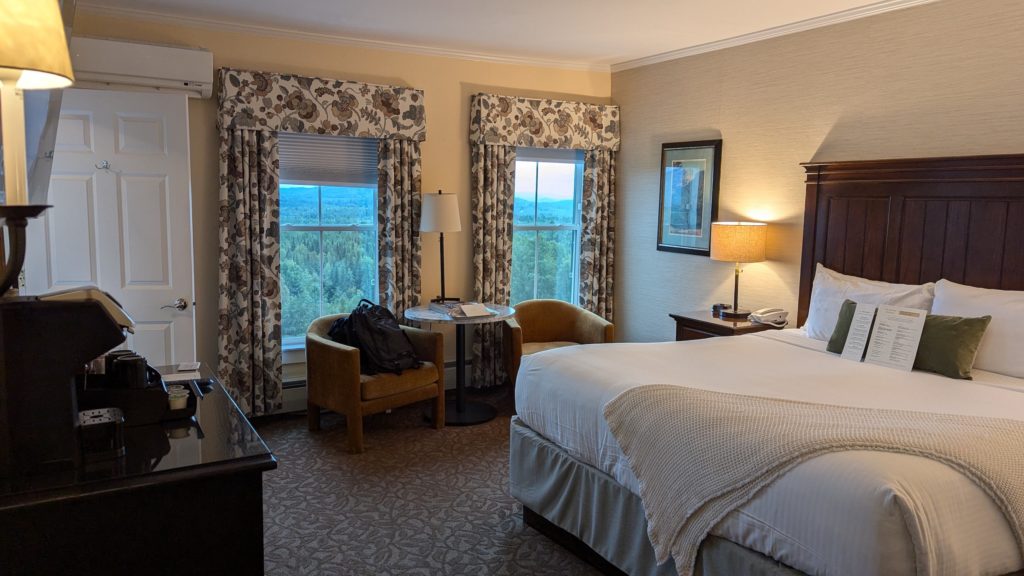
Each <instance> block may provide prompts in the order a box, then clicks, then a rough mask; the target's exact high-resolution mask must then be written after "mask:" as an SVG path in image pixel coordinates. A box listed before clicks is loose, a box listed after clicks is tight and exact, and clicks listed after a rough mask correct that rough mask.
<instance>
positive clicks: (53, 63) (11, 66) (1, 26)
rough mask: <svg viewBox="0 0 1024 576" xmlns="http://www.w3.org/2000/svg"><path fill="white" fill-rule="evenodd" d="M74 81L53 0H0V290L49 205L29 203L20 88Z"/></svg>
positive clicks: (16, 270) (8, 283)
mask: <svg viewBox="0 0 1024 576" xmlns="http://www.w3.org/2000/svg"><path fill="white" fill-rule="evenodd" d="M73 81H74V74H73V73H72V72H71V57H70V56H69V55H68V44H67V39H66V38H65V37H64V23H63V21H62V20H61V16H60V7H59V6H58V5H57V0H3V1H2V2H0V115H2V117H0V120H2V122H3V146H4V198H5V199H4V202H5V203H4V205H3V206H0V218H3V220H4V224H5V225H6V226H7V228H8V233H9V239H10V251H9V252H10V255H9V260H8V261H7V262H4V264H3V272H2V275H0V296H2V295H4V294H6V293H7V290H8V289H9V288H11V287H12V286H14V283H15V282H16V281H17V278H18V274H20V273H21V267H22V266H23V265H24V263H25V227H26V226H27V225H28V219H29V218H35V217H36V216H38V215H40V214H42V212H43V211H44V210H46V209H47V208H48V206H44V205H39V206H30V205H28V169H27V166H26V164H25V104H24V98H23V97H22V90H47V89H52V88H64V87H67V86H70V85H71V83H72V82H73Z"/></svg>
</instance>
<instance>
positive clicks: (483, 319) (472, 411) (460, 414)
mask: <svg viewBox="0 0 1024 576" xmlns="http://www.w3.org/2000/svg"><path fill="white" fill-rule="evenodd" d="M484 306H486V307H487V309H488V310H490V312H491V313H490V314H489V315H487V316H473V317H464V316H449V315H448V314H445V313H444V312H438V311H437V310H433V309H432V308H430V306H417V307H415V308H409V309H408V310H406V311H405V318H406V319H407V320H412V321H414V322H424V323H431V324H432V323H435V322H436V323H442V324H455V400H454V401H452V400H449V401H448V402H447V403H446V404H445V407H444V423H445V425H447V426H472V425H473V424H483V423H484V422H488V421H490V420H493V419H494V417H495V416H496V415H497V413H498V412H497V410H496V409H495V408H494V406H491V405H490V404H486V403H484V402H467V401H466V326H467V325H469V324H489V323H491V322H500V321H502V320H504V319H506V318H511V317H512V316H514V315H515V313H516V309H515V308H512V307H511V306H501V305H498V304H484ZM439 369H440V370H444V366H440V367H439Z"/></svg>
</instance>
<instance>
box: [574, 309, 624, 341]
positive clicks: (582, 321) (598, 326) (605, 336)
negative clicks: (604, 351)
mask: <svg viewBox="0 0 1024 576" xmlns="http://www.w3.org/2000/svg"><path fill="white" fill-rule="evenodd" d="M573 334H574V336H575V338H574V340H573V341H574V342H579V343H580V344H602V343H606V342H612V341H614V338H615V325H614V324H612V323H611V322H609V321H607V320H605V319H604V318H601V317H600V316H598V315H597V314H594V313H593V312H591V311H589V310H584V309H582V308H581V309H579V311H578V313H577V314H576V319H575V322H574V323H573Z"/></svg>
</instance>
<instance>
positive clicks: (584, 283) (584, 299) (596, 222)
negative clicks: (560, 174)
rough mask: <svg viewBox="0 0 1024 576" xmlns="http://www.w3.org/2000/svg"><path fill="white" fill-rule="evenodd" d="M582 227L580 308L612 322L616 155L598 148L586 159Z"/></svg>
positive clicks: (587, 152)
mask: <svg viewBox="0 0 1024 576" xmlns="http://www.w3.org/2000/svg"><path fill="white" fill-rule="evenodd" d="M580 223H581V233H580V299H579V304H580V306H582V307H583V308H586V309H587V310H590V311H591V312H593V313H595V314H597V315H599V316H603V317H604V318H605V319H607V320H608V321H611V320H612V311H613V305H614V299H613V298H612V294H613V293H614V290H613V288H614V285H615V152H613V151H611V150H608V149H605V148H597V149H594V150H587V151H586V153H585V155H584V160H583V209H582V213H581V214H580Z"/></svg>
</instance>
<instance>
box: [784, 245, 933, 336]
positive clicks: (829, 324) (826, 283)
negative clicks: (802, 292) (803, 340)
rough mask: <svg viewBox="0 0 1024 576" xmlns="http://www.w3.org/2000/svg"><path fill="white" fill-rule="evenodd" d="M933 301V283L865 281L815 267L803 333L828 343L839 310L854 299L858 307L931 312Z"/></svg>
mask: <svg viewBox="0 0 1024 576" xmlns="http://www.w3.org/2000/svg"><path fill="white" fill-rule="evenodd" d="M934 298H935V283H934V282H929V283H927V284H919V285H918V284H890V283H888V282H881V281H878V280H868V279H867V278H860V277H858V276H847V275H846V274H840V273H839V272H836V271H834V270H829V269H828V268H825V267H824V266H822V265H821V263H819V264H818V266H817V268H816V269H815V272H814V284H813V285H812V286H811V305H810V309H809V310H808V312H807V322H805V323H804V330H806V331H807V336H809V337H811V338H814V339H816V340H828V339H829V338H831V337H832V331H833V330H835V329H836V320H837V319H838V318H839V309H840V308H842V307H843V301H845V300H846V299H850V300H853V301H854V302H857V303H859V304H875V305H876V306H877V305H879V304H888V305H890V306H903V307H904V308H918V309H920V310H931V308H932V300H933V299H934Z"/></svg>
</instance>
